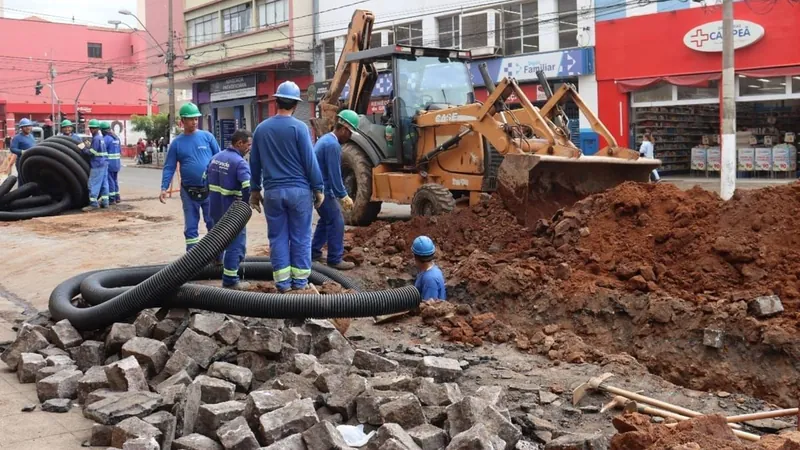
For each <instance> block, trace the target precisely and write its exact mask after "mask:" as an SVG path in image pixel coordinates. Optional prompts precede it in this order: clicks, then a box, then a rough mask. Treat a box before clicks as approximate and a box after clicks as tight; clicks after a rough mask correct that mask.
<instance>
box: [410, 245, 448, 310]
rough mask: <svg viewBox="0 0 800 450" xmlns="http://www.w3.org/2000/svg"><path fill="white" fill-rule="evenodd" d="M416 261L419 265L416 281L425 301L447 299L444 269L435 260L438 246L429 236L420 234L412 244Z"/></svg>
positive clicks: (415, 283) (415, 284) (412, 251)
mask: <svg viewBox="0 0 800 450" xmlns="http://www.w3.org/2000/svg"><path fill="white" fill-rule="evenodd" d="M411 253H413V254H414V263H415V264H416V266H417V271H418V273H417V279H416V280H415V281H414V286H416V288H417V290H418V291H419V293H420V295H421V296H422V300H423V301H429V300H447V291H446V290H445V285H444V275H442V270H441V269H439V267H438V266H437V265H436V263H435V262H434V261H433V259H434V257H435V256H436V246H435V245H434V244H433V241H432V240H431V238H429V237H428V236H419V237H417V238H416V239H414V242H413V243H412V244H411Z"/></svg>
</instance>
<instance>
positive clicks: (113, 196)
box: [100, 121, 122, 205]
mask: <svg viewBox="0 0 800 450" xmlns="http://www.w3.org/2000/svg"><path fill="white" fill-rule="evenodd" d="M100 131H101V132H102V133H103V142H104V143H105V144H106V151H107V152H108V203H109V204H111V205H113V204H115V203H120V196H119V170H120V169H121V168H122V160H121V158H122V154H121V152H122V150H121V148H120V144H119V138H118V137H117V135H116V134H114V132H113V131H112V130H111V124H110V123H108V122H105V121H103V122H100Z"/></svg>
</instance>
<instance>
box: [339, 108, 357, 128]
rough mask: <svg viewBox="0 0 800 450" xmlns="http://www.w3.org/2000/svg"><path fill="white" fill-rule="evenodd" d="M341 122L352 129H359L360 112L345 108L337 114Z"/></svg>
mask: <svg viewBox="0 0 800 450" xmlns="http://www.w3.org/2000/svg"><path fill="white" fill-rule="evenodd" d="M337 117H339V119H340V120H339V122H341V123H343V124H345V125H346V126H347V127H348V128H350V130H353V131H355V130H356V129H358V114H356V112H355V111H353V110H351V109H343V110H341V111H340V112H339V114H337Z"/></svg>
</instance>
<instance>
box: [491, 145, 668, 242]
mask: <svg viewBox="0 0 800 450" xmlns="http://www.w3.org/2000/svg"><path fill="white" fill-rule="evenodd" d="M660 165H661V161H659V160H657V159H644V158H641V159H638V160H629V159H622V158H613V157H608V156H581V157H580V158H566V157H562V156H550V155H531V154H508V155H505V159H504V160H503V162H502V164H500V168H499V169H498V172H497V193H498V194H499V195H500V198H501V199H502V200H503V203H504V204H505V207H506V209H508V210H509V211H511V212H512V213H513V214H514V215H515V216H516V217H517V219H518V220H519V222H520V223H522V224H523V225H525V226H528V227H532V226H534V225H535V224H536V221H537V220H539V219H542V218H548V219H549V218H550V217H552V216H553V214H555V212H556V211H558V210H559V209H561V208H564V207H567V206H570V205H572V204H573V203H575V202H577V201H578V200H581V199H582V198H584V197H587V196H589V195H592V194H596V193H598V192H602V191H604V190H606V189H609V188H612V187H614V186H617V185H618V184H622V183H624V182H625V181H637V182H642V183H647V182H649V180H650V172H651V171H652V170H653V169H656V168H658V167H659V166H660Z"/></svg>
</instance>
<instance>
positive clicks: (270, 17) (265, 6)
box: [258, 0, 289, 28]
mask: <svg viewBox="0 0 800 450" xmlns="http://www.w3.org/2000/svg"><path fill="white" fill-rule="evenodd" d="M288 21H289V0H262V1H260V2H258V26H259V27H262V28H263V27H271V26H274V25H278V24H281V23H285V22H288Z"/></svg>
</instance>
